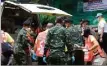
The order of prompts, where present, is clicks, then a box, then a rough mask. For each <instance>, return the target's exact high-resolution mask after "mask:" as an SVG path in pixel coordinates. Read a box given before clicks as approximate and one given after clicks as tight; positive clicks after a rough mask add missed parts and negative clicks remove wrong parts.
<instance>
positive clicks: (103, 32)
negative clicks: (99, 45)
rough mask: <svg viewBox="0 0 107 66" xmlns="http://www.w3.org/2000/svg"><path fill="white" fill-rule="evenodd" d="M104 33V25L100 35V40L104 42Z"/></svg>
mask: <svg viewBox="0 0 107 66" xmlns="http://www.w3.org/2000/svg"><path fill="white" fill-rule="evenodd" d="M103 33H104V27H102V31H101V35H100V42H102V37H103Z"/></svg>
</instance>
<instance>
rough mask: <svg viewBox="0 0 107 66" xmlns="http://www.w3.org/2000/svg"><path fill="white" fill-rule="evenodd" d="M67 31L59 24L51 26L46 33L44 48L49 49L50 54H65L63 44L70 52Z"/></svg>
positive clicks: (70, 45)
mask: <svg viewBox="0 0 107 66" xmlns="http://www.w3.org/2000/svg"><path fill="white" fill-rule="evenodd" d="M69 35H70V34H69V32H68V31H67V30H66V29H65V28H64V27H63V26H61V25H60V24H57V25H56V26H54V27H53V28H51V29H50V30H49V32H48V34H47V40H46V48H49V49H50V56H60V57H61V56H62V57H63V56H65V55H64V54H65V53H64V52H65V45H66V46H67V48H68V51H69V52H71V50H72V44H71V43H70V41H69V39H70V38H69Z"/></svg>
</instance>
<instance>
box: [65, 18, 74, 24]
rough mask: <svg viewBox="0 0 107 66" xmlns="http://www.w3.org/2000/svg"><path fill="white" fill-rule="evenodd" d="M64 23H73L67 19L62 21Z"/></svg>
mask: <svg viewBox="0 0 107 66" xmlns="http://www.w3.org/2000/svg"><path fill="white" fill-rule="evenodd" d="M64 23H73V21H72V20H70V19H68V18H67V19H65V20H64Z"/></svg>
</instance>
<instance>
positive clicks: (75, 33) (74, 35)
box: [64, 19, 84, 65]
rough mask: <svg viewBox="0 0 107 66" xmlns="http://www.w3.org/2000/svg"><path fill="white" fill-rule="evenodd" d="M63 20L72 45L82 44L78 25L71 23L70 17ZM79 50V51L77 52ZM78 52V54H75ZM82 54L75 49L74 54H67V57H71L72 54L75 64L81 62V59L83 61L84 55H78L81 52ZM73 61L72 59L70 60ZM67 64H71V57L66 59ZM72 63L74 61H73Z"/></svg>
mask: <svg viewBox="0 0 107 66" xmlns="http://www.w3.org/2000/svg"><path fill="white" fill-rule="evenodd" d="M64 22H65V25H66V27H67V30H68V31H69V32H70V36H69V37H70V43H71V44H72V45H74V44H78V45H80V46H82V45H83V41H82V36H81V33H80V32H81V30H80V29H78V27H77V26H75V25H73V24H72V22H73V21H71V20H70V19H65V20H64ZM78 52H79V53H78ZM77 53H78V54H77ZM80 53H81V54H82V55H83V56H84V54H83V52H82V51H78V50H77V49H76V51H75V55H69V54H68V58H71V57H73V56H75V61H76V63H75V64H80V63H81V64H82V63H83V62H82V61H84V59H83V58H84V57H82V56H80V55H81V54H80ZM72 54H74V53H72ZM77 60H78V61H79V62H80V63H78V61H77ZM72 61H73V60H72ZM67 64H68V65H71V59H67ZM73 64H74V63H73Z"/></svg>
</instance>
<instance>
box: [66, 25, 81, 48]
mask: <svg viewBox="0 0 107 66" xmlns="http://www.w3.org/2000/svg"><path fill="white" fill-rule="evenodd" d="M67 30H68V31H69V32H70V38H71V43H72V44H78V45H80V46H81V45H82V44H83V41H82V39H81V29H79V28H77V26H75V25H72V26H71V27H69V28H68V29H67Z"/></svg>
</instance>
